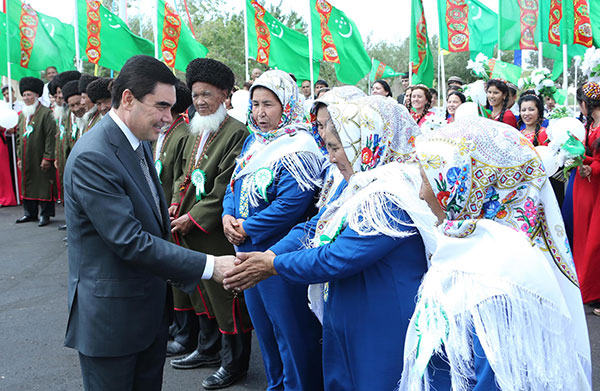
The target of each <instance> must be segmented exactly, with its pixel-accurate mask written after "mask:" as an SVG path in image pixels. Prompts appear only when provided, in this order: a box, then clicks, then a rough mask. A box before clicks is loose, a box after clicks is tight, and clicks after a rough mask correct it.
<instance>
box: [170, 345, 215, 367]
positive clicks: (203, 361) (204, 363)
mask: <svg viewBox="0 0 600 391" xmlns="http://www.w3.org/2000/svg"><path fill="white" fill-rule="evenodd" d="M219 365H221V357H219V355H218V354H217V355H214V356H206V355H204V354H201V353H200V352H198V351H197V350H194V351H193V352H192V353H191V354H189V355H187V356H185V357H183V358H180V359H177V360H171V366H172V367H173V368H175V369H193V368H200V367H218V366H219Z"/></svg>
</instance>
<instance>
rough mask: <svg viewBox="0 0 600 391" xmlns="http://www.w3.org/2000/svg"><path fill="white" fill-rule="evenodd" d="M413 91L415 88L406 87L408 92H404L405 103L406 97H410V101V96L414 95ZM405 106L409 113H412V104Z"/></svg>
mask: <svg viewBox="0 0 600 391" xmlns="http://www.w3.org/2000/svg"><path fill="white" fill-rule="evenodd" d="M412 90H413V86H408V87H406V90H404V101H406V97H408V99H409V100H410V95H411V94H412ZM402 103H404V102H402ZM405 106H406V108H407V109H408V111H410V109H412V102H409V103H408V104H407V105H405Z"/></svg>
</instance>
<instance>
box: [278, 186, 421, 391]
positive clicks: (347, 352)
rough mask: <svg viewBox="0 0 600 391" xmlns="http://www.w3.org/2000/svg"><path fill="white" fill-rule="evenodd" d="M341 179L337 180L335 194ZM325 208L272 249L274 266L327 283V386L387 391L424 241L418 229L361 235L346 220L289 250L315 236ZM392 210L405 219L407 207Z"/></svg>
mask: <svg viewBox="0 0 600 391" xmlns="http://www.w3.org/2000/svg"><path fill="white" fill-rule="evenodd" d="M345 185H346V183H345V182H342V185H340V187H339V188H338V189H337V191H336V193H338V194H336V195H335V196H334V197H333V199H335V198H337V197H338V196H339V193H340V192H341V191H342V190H343V188H344V187H345ZM323 211H324V209H323V210H321V212H320V213H319V215H317V216H315V217H313V218H312V219H311V220H310V221H309V222H308V223H306V224H301V225H298V226H296V227H294V229H293V230H292V231H291V232H290V234H289V235H288V236H286V238H285V239H283V240H282V241H280V242H279V243H277V244H276V245H274V246H272V247H271V248H270V249H271V251H273V252H274V253H275V254H277V256H276V257H275V261H274V262H275V269H276V270H277V272H278V273H279V276H281V277H282V278H283V279H285V280H287V281H290V282H293V283H319V282H328V284H327V288H326V293H325V310H324V319H323V374H324V381H325V389H326V390H331V391H337V390H340V391H341V390H344V391H348V390H393V389H395V388H396V385H397V382H398V380H399V379H400V375H401V373H402V366H403V355H404V339H405V335H406V330H407V327H408V323H409V320H410V317H411V316H412V314H413V311H414V307H415V301H416V294H417V290H418V288H419V284H420V282H421V278H422V277H423V274H424V273H425V272H426V270H427V262H426V259H425V249H424V246H423V242H422V240H421V237H420V236H419V235H418V234H416V235H413V236H409V237H407V238H402V239H394V238H391V237H388V236H384V235H378V236H360V235H358V234H357V233H356V232H354V231H353V230H352V229H350V228H348V227H346V228H345V229H344V230H343V231H342V232H341V233H340V235H339V236H338V237H337V238H336V239H335V241H334V242H332V243H330V244H328V245H325V246H321V247H318V248H312V249H306V250H302V252H297V251H294V250H296V249H298V247H299V245H300V244H301V243H302V242H304V241H305V240H306V238H307V237H312V236H314V232H315V227H316V225H317V222H318V220H319V217H320V214H321V213H322V212H323ZM398 213H399V214H400V216H402V218H403V220H404V221H407V222H410V218H409V217H408V215H406V214H405V212H403V211H398ZM401 229H405V230H408V231H411V230H413V228H411V227H402V228H401ZM290 251H291V252H290Z"/></svg>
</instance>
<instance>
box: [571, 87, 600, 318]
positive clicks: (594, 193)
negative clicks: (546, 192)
mask: <svg viewBox="0 0 600 391" xmlns="http://www.w3.org/2000/svg"><path fill="white" fill-rule="evenodd" d="M577 101H578V102H579V107H580V109H581V112H582V114H583V115H585V117H586V125H585V129H586V137H585V142H584V145H585V148H586V155H585V160H584V161H583V165H582V166H581V167H579V169H578V173H577V175H574V178H575V180H574V183H573V258H574V260H575V268H576V271H577V276H578V278H579V286H580V288H581V295H582V296H583V302H584V303H594V302H599V301H600V197H599V194H598V192H599V190H600V85H599V84H598V83H594V82H588V83H585V84H584V85H583V86H581V87H579V88H578V89H577ZM594 313H595V314H596V315H599V316H600V309H599V308H597V309H595V310H594Z"/></svg>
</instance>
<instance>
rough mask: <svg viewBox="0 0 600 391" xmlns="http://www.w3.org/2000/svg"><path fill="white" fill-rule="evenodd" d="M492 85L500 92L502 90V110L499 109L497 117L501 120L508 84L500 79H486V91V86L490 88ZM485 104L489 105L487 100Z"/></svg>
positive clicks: (486, 88) (506, 98)
mask: <svg viewBox="0 0 600 391" xmlns="http://www.w3.org/2000/svg"><path fill="white" fill-rule="evenodd" d="M492 86H494V87H496V88H497V89H499V90H500V92H502V93H503V94H504V102H503V103H502V110H501V111H500V117H498V121H500V122H502V120H503V119H504V112H505V111H506V106H507V105H508V98H509V97H508V86H507V85H506V83H505V82H503V81H502V80H499V79H490V80H488V82H487V84H486V85H485V91H486V92H487V90H488V88H490V87H492ZM487 106H491V105H490V102H489V101H488V102H487Z"/></svg>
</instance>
